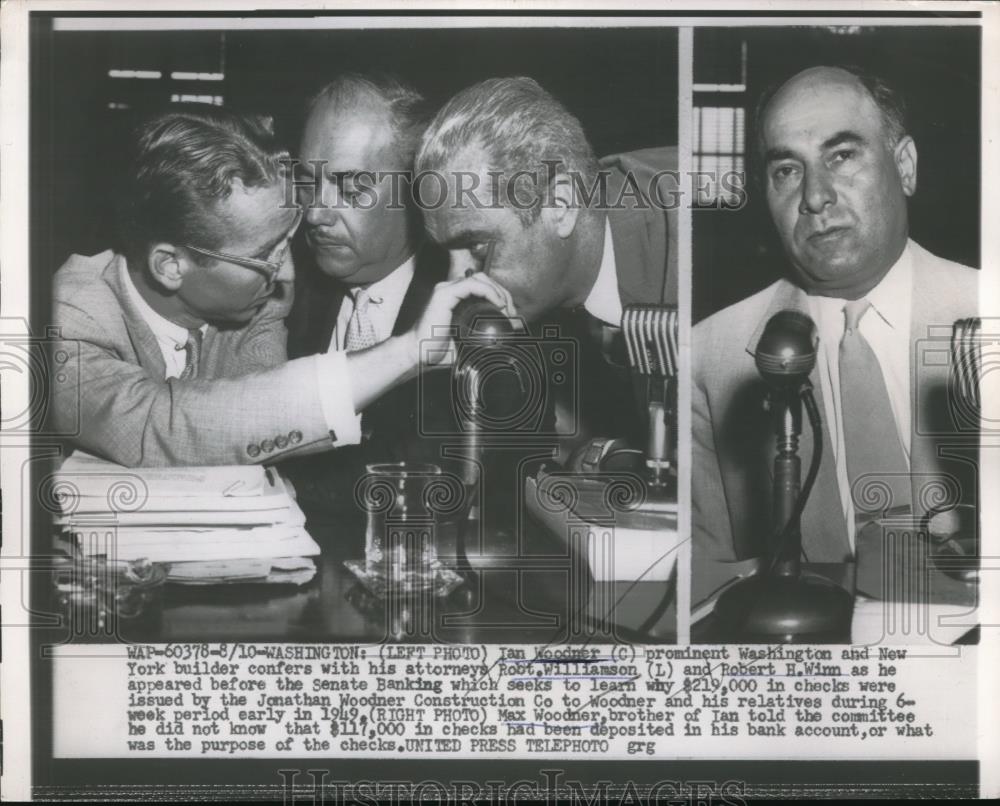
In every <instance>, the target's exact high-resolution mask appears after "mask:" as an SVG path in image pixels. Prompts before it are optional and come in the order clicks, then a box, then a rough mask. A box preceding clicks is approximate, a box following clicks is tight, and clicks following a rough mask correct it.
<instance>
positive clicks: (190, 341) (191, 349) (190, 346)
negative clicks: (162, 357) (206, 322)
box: [180, 328, 202, 381]
mask: <svg viewBox="0 0 1000 806" xmlns="http://www.w3.org/2000/svg"><path fill="white" fill-rule="evenodd" d="M201 339H202V333H201V328H194V329H192V330H189V331H188V337H187V342H185V344H184V353H185V357H184V370H183V372H181V375H180V378H181V380H182V381H186V380H191V379H193V378H197V377H198V364H199V362H200V361H201Z"/></svg>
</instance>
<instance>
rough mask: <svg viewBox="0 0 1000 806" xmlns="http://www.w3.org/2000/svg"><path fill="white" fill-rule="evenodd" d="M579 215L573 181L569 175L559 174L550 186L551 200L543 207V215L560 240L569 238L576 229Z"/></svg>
mask: <svg viewBox="0 0 1000 806" xmlns="http://www.w3.org/2000/svg"><path fill="white" fill-rule="evenodd" d="M579 214H580V207H579V205H578V203H577V199H576V193H575V192H574V188H573V180H572V179H571V178H570V176H569V174H565V173H557V174H556V175H555V176H554V177H553V178H552V182H551V184H550V186H549V199H548V201H547V202H546V204H545V205H544V206H543V207H542V215H543V216H544V217H545V219H546V221H547V222H548V224H549V226H550V227H552V228H553V229H554V230H555V232H556V234H557V235H558V236H559V237H560V238H568V237H569V236H570V235H572V234H573V230H574V229H575V228H576V219H577V216H578V215H579Z"/></svg>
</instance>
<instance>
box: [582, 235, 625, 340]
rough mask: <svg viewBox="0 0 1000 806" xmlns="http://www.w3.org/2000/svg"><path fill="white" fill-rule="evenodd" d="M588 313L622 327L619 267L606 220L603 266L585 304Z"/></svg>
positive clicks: (606, 322)
mask: <svg viewBox="0 0 1000 806" xmlns="http://www.w3.org/2000/svg"><path fill="white" fill-rule="evenodd" d="M583 307H584V309H586V311H587V313H589V314H590V315H591V316H593V317H594V318H596V319H600V320H601V321H602V322H604V323H605V324H608V325H614V326H615V327H621V324H622V299H621V295H620V294H619V293H618V267H617V265H616V263H615V247H614V243H613V242H612V240H611V220H610V219H609V218H605V219H604V252H603V254H602V255H601V266H600V268H599V269H598V271H597V279H596V280H595V281H594V287H593V288H591V289H590V294H588V295H587V299H586V300H585V301H584V303H583Z"/></svg>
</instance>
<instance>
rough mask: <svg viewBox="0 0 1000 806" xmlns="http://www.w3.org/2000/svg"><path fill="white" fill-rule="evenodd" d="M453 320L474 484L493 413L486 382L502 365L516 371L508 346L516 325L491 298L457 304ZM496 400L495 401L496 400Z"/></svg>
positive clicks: (457, 395)
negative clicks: (508, 355) (511, 365)
mask: <svg viewBox="0 0 1000 806" xmlns="http://www.w3.org/2000/svg"><path fill="white" fill-rule="evenodd" d="M452 323H453V324H454V326H455V328H456V330H457V338H456V345H457V352H456V357H455V365H454V367H453V370H452V395H453V399H454V403H455V404H456V406H457V409H458V417H459V420H460V425H461V428H462V432H463V435H464V438H463V447H462V453H463V455H464V457H463V458H464V459H465V461H464V462H463V467H464V472H465V478H464V479H463V481H464V482H465V483H466V484H467V485H474V484H476V482H477V479H478V469H479V467H480V466H481V465H482V459H483V456H482V454H483V433H484V432H485V431H487V430H488V428H489V422H490V414H489V412H488V411H487V405H486V403H487V401H486V400H485V398H484V394H485V387H486V382H487V380H489V378H490V377H491V375H492V376H496V373H497V370H498V369H506V370H507V371H508V372H514V371H515V370H516V368H509V367H507V364H508V363H509V360H508V358H507V356H506V355H505V351H504V349H503V348H504V346H505V344H506V341H507V339H509V338H510V337H511V336H513V335H514V325H513V323H512V322H511V320H510V319H509V318H508V317H506V316H505V315H504V314H503V313H502V312H501V311H500V309H499V308H497V307H496V306H495V305H493V304H492V303H491V302H489V301H488V300H485V299H482V298H479V297H469V298H467V299H464V300H462V301H461V302H459V303H458V305H457V306H456V307H455V311H454V313H453V314H452ZM494 402H495V401H494Z"/></svg>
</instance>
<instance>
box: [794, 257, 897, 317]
mask: <svg viewBox="0 0 1000 806" xmlns="http://www.w3.org/2000/svg"><path fill="white" fill-rule="evenodd" d="M912 273H913V257H912V255H911V252H910V244H909V242H907V244H906V246H905V247H904V248H903V252H902V254H900V256H899V259H898V260H897V261H896V262H895V263H894V264H893V265H892V268H890V269H889V271H887V272H886V273H885V276H884V277H883V278H882V279H881V280H879V283H878V285H877V286H875V287H874V288H873V289H872V290H871V291H869V292H868V293H867V294H865V298H866V299H867V300H868V301H869V302H870V303H871V305H872V310H873V311H875V313H877V314H878V315H879V318H881V319H882V320H883V321H884V322H885V323H886V324H887V325H889V327H891V328H893V329H894V330H895V329H898V328H900V327H903V326H905V323H906V320H907V317H908V312H909V305H910V287H911V284H910V280H911V277H912ZM847 301H848V300H846V299H841V298H839V297H824V296H820V295H810V296H809V304H810V307H811V308H812V309H813V312H814V313H815V312H817V311H819V312H821V316H824V318H828V319H829V320H830V321H831V322H834V323H836V325H837V326H838V327H841V328H842V327H843V322H844V315H843V309H844V305H845V304H846V303H847Z"/></svg>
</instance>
